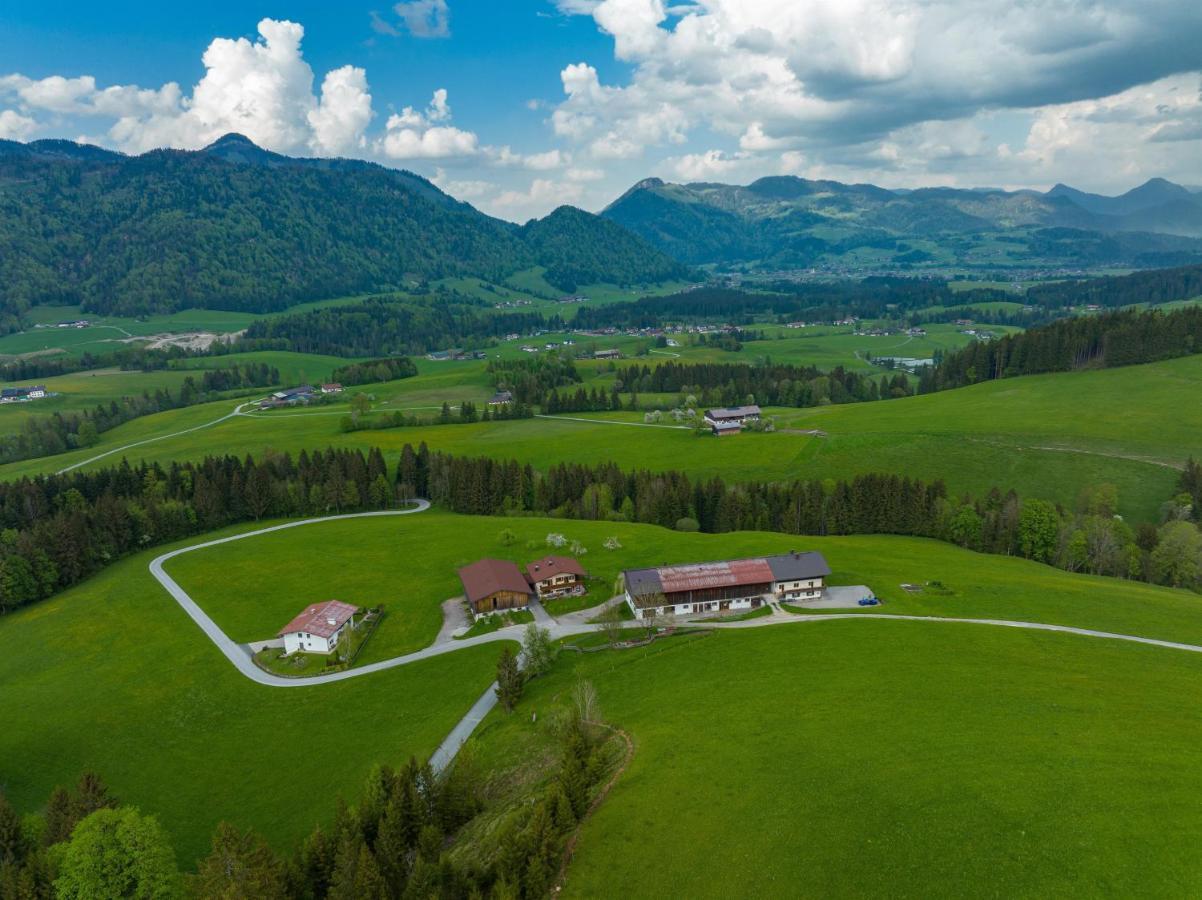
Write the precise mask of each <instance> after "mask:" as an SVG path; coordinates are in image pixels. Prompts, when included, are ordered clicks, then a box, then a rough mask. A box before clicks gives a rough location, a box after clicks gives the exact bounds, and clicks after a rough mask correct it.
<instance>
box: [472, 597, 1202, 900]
mask: <svg viewBox="0 0 1202 900" xmlns="http://www.w3.org/2000/svg"><path fill="white" fill-rule="evenodd" d="M579 679H587V680H589V681H591V682H592V683H593V685H594V686H595V688H596V690H597V695H598V701H599V706H600V708H601V710H602V713H603V715H604V716H605V717H606V719H607V720H608V721H610V722H612V723H614V724H616V725H618V726H620V727H622V728H624V729H626V730H627V731H628V732H629V733H630V734H631V736H632V737H633V738H634V741H635V747H636V750H635V754H634V757H633V762H632V763H631V765H630V767H629V769H628V770H627V771H626V772H625V774H624V775H623V776H622V778H621V780H620V781H619V783H618V785H617V787H616V788H615V789H614V791H613V792H612V793H611V794H610V796H609V798H608V799H607V800H606V801H605V803H604V804H603V805H602V806H601V808H600V810H599V811H598V813H597V814H596V815H595V817H594V818H593V819H592V820H591V821H590V822H589V823H588V824H587V825H586V826H585V828H584V830H583V834H582V836H581V840H580V843H579V845H578V848H577V853H576V857H575V861H574V862H573V864H572V866H571V868H570V869H569V872H568V879H567V884H566V888H565V892H564V893H565V895H567V896H575V897H592V896H599V895H606V896H613V895H630V896H655V895H673V896H690V897H728V896H731V895H732V894H738V895H741V896H778V895H785V894H787V895H790V896H826V897H862V896H885V895H887V896H895V897H929V896H931V895H932V885H938V888H937V889H936V891H935V892H936V893H937V894H939V895H941V896H944V895H946V896H980V895H982V894H989V895H998V896H1040V897H1049V896H1065V897H1069V896H1073V897H1078V896H1083V895H1085V896H1098V895H1114V896H1132V895H1136V894H1138V895H1140V896H1165V897H1171V896H1182V895H1184V894H1189V893H1191V892H1192V890H1193V886H1194V885H1196V884H1197V883H1198V881H1199V879H1200V878H1202V865H1200V864H1199V862H1198V858H1197V854H1195V853H1193V852H1192V849H1191V847H1192V835H1193V834H1195V833H1196V832H1197V830H1198V829H1199V828H1200V827H1202V801H1200V800H1199V799H1198V798H1199V797H1200V796H1202V753H1200V752H1199V750H1198V746H1199V740H1200V739H1202V717H1200V716H1199V715H1198V714H1197V711H1196V710H1195V709H1194V704H1193V703H1192V701H1191V699H1190V698H1191V696H1192V694H1193V693H1195V692H1196V691H1197V689H1198V687H1199V686H1200V685H1202V658H1199V657H1197V656H1196V655H1194V654H1187V653H1181V652H1177V651H1169V650H1160V649H1156V648H1147V647H1135V646H1125V645H1118V644H1114V643H1108V642H1105V641H1098V640H1090V639H1086V638H1080V637H1073V636H1066V635H1054V634H1040V633H1028V632H1012V631H1008V630H1005V629H999V628H988V627H984V626H970V625H946V626H943V625H940V626H935V625H928V624H924V623H909V622H880V621H878V622H854V621H853V622H847V621H843V622H826V623H821V624H818V625H802V626H797V627H792V626H781V627H778V628H768V629H754V630H749V631H742V632H724V633H720V634H717V635H713V636H710V637H706V638H702V639H694V640H692V641H687V640H685V639H674V640H672V641H668V642H664V643H662V644H657V645H653V646H652V647H650V648H648V649H646V650H631V651H620V652H615V651H605V652H601V653H596V654H591V655H585V656H579V655H570V656H566V657H562V658H561V660H560V662H559V664H558V665H557V668H556V671H555V672H554V673H553V674H552V675H551V676H550V677H548V678H547V679H545V680H542V681H539V682H535V683H534V684H533V685H531V687H530V689H529V690H528V692H527V696H526V698H525V699H524V700H523V702H522V705H521V706H520V707H519V708H518V711H517V712H516V713H515V715H513V716H512V717H508V718H506V717H504V716H501V715H496V716H494V718H492V719H491V720H490V721H489V723H488V724H487V725H486V726H485V728H484V729H483V730H482V731H481V732H479V737H478V738H477V742H478V745H479V753H480V755H482V756H483V755H485V754H487V755H489V756H491V757H492V758H501V757H503V756H504V755H505V754H506V752H507V751H508V750H509V749H510V748H512V747H515V746H521V745H522V742H523V740H525V739H529V736H530V735H531V734H533V733H534V730H535V729H537V728H538V727H539V726H538V725H533V724H531V723H530V713H531V712H532V711H534V712H538V713H540V716H539V719H540V721H542V720H544V719H546V718H547V717H549V714H550V710H551V709H552V708H553V707H554V706H555V705H556V703H557V702H560V699H559V698H562V697H563V696H565V695H566V694H567V693H568V691H569V690H570V689H571V687H572V685H573V684H574V683H575V682H576V681H577V680H579Z"/></svg>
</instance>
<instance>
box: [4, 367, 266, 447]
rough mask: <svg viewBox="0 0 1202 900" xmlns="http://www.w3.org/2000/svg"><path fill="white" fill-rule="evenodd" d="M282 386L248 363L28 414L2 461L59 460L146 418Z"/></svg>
mask: <svg viewBox="0 0 1202 900" xmlns="http://www.w3.org/2000/svg"><path fill="white" fill-rule="evenodd" d="M279 383H280V373H279V370H278V369H276V368H275V367H272V366H268V365H267V364H265V363H246V364H244V365H237V366H231V367H228V368H221V369H205V370H204V371H203V373H202V374H201V378H200V384H199V385H198V384H197V383H196V378H195V377H194V376H193V375H188V376H186V377H185V378H184V381H183V384H181V385H180V389H179V392H178V393H176V394H172V393H171V391H170V390H168V389H166V388H158V389H156V390H155V391H154V393H153V394H152V393H150V392H149V391H143V392H142V394H141V395H140V396H126V397H122V398H120V399H119V400H110V401H109V402H108V403H98V404H97V405H96V406H95V407H93V408H92V409H85V410H81V411H79V412H71V411H67V412H63V411H55V412H53V413H51V414H49V415H45V416H28V417H26V418H25V419H24V421H22V423H21V428H20V430H19V431H16V432H13V433H11V434H6V435H0V463H9V462H16V461H17V460H22V459H33V458H35V457H40V456H53V455H54V454H56V453H65V452H67V451H68V450H75V449H78V448H81V447H91V446H92V445H94V444H95V443H96V441H97V439H98V438H99V436H100V435H101V434H103V433H104V432H106V431H109V430H110V429H113V428H116V427H117V426H118V425H122V424H124V423H126V422H129V421H131V420H133V419H137V418H140V417H141V416H149V415H153V414H154V413H158V412H163V411H164V410H168V409H180V408H182V407H185V406H193V405H195V404H197V403H208V402H210V401H212V400H216V399H218V398H219V396H220V395H221V394H222V393H223V392H226V391H231V390H244V389H247V388H252V387H266V386H268V385H275V384H279Z"/></svg>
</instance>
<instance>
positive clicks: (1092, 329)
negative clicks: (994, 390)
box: [919, 306, 1202, 393]
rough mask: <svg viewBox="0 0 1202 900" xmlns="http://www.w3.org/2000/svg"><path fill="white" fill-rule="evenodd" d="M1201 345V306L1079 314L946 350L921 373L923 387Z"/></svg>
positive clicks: (1152, 357)
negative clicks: (1169, 309)
mask: <svg viewBox="0 0 1202 900" xmlns="http://www.w3.org/2000/svg"><path fill="white" fill-rule="evenodd" d="M1200 350H1202V307H1196V306H1190V307H1185V308H1184V309H1178V310H1173V311H1171V312H1167V313H1166V312H1163V311H1160V310H1148V311H1143V312H1141V311H1136V310H1120V311H1117V312H1110V313H1104V314H1101V315H1097V316H1076V317H1073V318H1067V319H1058V320H1056V321H1055V322H1051V323H1050V324H1048V325H1044V326H1041V327H1039V328H1032V329H1029V330H1027V331H1023V332H1019V333H1017V334H1011V335H1006V336H1005V337H1003V338H1001V339H1000V340H996V341H974V342H973V343H972V344H969V345H968V346H967V347H965V348H963V349H961V350H957V351H955V352H952V353H948V354H947V355H945V356H944V357H943V359H942V361H941V362H940V363H939V365H938V366H935V367H931V368H929V369H928V370H926V371H924V372H923V373H922V377H921V380H920V383H919V391H920V392H922V393H927V392H930V391H938V390H945V389H947V388H955V387H962V386H964V385H967V384H975V383H977V382H980V381H989V380H991V379H995V378H1009V377H1012V376H1016V375H1034V374H1038V373H1041V372H1069V371H1073V370H1074V369H1081V368H1109V367H1114V366H1129V365H1135V364H1137V363H1148V362H1156V361H1158V360H1164V359H1172V358H1174V357H1178V356H1185V355H1188V354H1191V353H1197V352H1199V351H1200Z"/></svg>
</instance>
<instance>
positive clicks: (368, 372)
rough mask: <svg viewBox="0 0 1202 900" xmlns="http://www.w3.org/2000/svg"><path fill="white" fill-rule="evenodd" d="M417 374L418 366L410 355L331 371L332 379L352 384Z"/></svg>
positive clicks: (373, 360)
mask: <svg viewBox="0 0 1202 900" xmlns="http://www.w3.org/2000/svg"><path fill="white" fill-rule="evenodd" d="M416 374H417V366H416V365H415V364H414V362H413V360H411V359H410V358H409V357H407V356H389V357H385V358H384V359H369V360H366V361H364V362H357V363H351V364H350V365H347V366H339V367H338V368H337V369H335V370H334V371H333V372H332V373H331V375H330V381H332V382H336V383H337V384H344V385H348V386H350V385H356V384H372V383H373V382H377V381H397V380H398V379H401V378H412V377H413V376H414V375H416Z"/></svg>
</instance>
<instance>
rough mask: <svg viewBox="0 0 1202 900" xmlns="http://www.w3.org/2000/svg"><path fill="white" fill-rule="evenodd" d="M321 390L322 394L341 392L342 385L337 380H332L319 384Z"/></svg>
mask: <svg viewBox="0 0 1202 900" xmlns="http://www.w3.org/2000/svg"><path fill="white" fill-rule="evenodd" d="M321 392H322V393H323V394H341V393H342V385H340V384H339V383H338V382H337V381H335V382H332V383H331V384H323V385H322V386H321Z"/></svg>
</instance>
